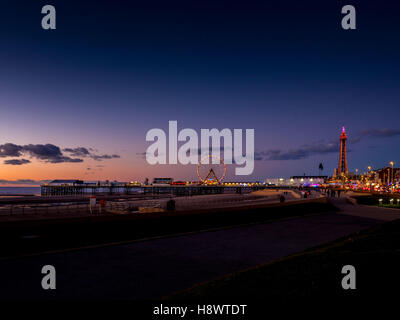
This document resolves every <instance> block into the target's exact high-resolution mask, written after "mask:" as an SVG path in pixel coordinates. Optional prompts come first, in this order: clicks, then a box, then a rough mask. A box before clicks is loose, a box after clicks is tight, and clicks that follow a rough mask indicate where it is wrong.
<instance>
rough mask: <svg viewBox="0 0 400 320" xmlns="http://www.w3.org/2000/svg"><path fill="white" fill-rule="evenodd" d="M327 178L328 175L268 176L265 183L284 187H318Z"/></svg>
mask: <svg viewBox="0 0 400 320" xmlns="http://www.w3.org/2000/svg"><path fill="white" fill-rule="evenodd" d="M327 179H328V177H327V176H292V177H290V179H284V178H268V179H265V184H266V185H271V186H282V187H301V186H304V187H316V186H319V185H321V184H324V183H325V181H326V180H327Z"/></svg>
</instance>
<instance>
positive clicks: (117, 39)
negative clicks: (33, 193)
mask: <svg viewBox="0 0 400 320" xmlns="http://www.w3.org/2000/svg"><path fill="white" fill-rule="evenodd" d="M144 2H145V3H144ZM232 2H233V1H140V2H139V1H74V0H73V1H51V2H48V1H18V0H16V1H2V2H1V5H0V39H1V41H0V70H1V72H0V108H1V114H2V117H1V118H0V133H1V134H0V139H1V140H0V145H1V144H3V143H7V142H10V143H15V144H28V143H32V144H44V143H51V144H54V145H57V146H60V148H65V147H78V146H84V147H87V148H89V147H91V148H95V149H98V150H100V151H99V152H103V153H110V154H118V155H121V158H120V160H118V161H120V164H121V165H120V168H121V171H115V170H114V171H113V170H112V169H109V171H107V169H104V170H105V171H104V172H106V173H107V174H108V175H109V176H107V178H113V177H111V176H110V175H111V174H113V175H115V176H116V178H118V179H125V180H127V179H128V178H131V177H132V178H138V179H140V178H142V176H143V175H144V173H143V172H145V173H146V175H151V174H150V173H149V172H150V169H152V170H154V172H156V173H157V174H154V175H166V176H168V175H170V174H168V173H169V170H173V171H172V172H173V175H175V176H176V177H178V178H184V177H185V176H187V175H188V174H189V175H192V173H193V172H194V170H193V168H190V169H187V168H185V169H182V168H180V167H178V166H176V167H173V168H171V167H169V166H168V167H162V166H161V167H160V168H150V167H149V166H148V165H146V164H145V162H144V160H143V159H142V158H140V157H138V156H137V153H141V152H143V151H144V150H145V149H146V147H147V145H148V144H147V143H146V142H145V135H146V132H147V131H148V130H149V129H151V128H155V127H161V128H164V129H166V128H167V125H168V120H178V125H179V126H180V128H185V127H191V128H195V129H199V128H213V127H216V128H219V129H222V128H225V127H227V128H232V129H233V128H254V129H255V139H256V150H257V155H258V158H259V159H262V160H259V161H257V163H256V170H255V172H254V175H253V176H252V178H254V179H263V178H265V177H266V176H275V177H276V176H289V175H296V174H303V173H307V174H317V173H318V169H317V168H318V164H319V162H323V163H324V164H325V168H326V172H325V173H326V174H331V172H332V171H333V168H334V167H335V166H337V161H338V152H334V151H335V150H336V149H335V145H332V142H333V143H337V141H338V136H339V134H340V129H341V126H342V125H345V126H346V129H347V132H348V135H349V138H350V139H349V140H350V141H349V148H350V149H351V152H350V154H349V168H350V169H351V170H354V169H355V168H359V169H360V170H363V169H365V168H366V166H367V165H372V166H373V167H375V168H376V167H380V166H385V165H386V164H387V163H388V161H391V160H394V161H396V159H399V160H398V161H399V163H400V151H398V148H397V146H398V143H399V142H400V128H399V126H398V122H399V116H400V111H399V108H398V101H399V92H400V91H399V84H400V79H399V76H398V74H399V67H400V63H399V57H400V55H399V54H400V48H399V41H398V33H399V30H400V28H399V26H400V22H399V21H400V19H398V17H399V15H400V4H398V3H396V2H394V1H377V0H376V1H375V0H374V1H350V2H349V1H279V3H277V1H243V2H242V3H241V4H239V3H237V2H235V4H233V3H232ZM367 2H368V3H367ZM45 4H52V5H54V6H55V7H56V10H57V29H56V30H54V31H44V30H42V29H41V24H40V23H41V17H42V14H41V7H42V6H43V5H45ZM345 4H352V5H354V6H355V7H356V10H357V30H350V31H345V30H342V28H341V24H340V21H341V18H342V14H341V8H342V6H343V5H345ZM398 130H399V131H398ZM30 165H32V164H24V165H21V166H18V168H17V167H13V174H12V176H15V177H18V178H22V176H24V177H25V178H30V176H26V175H27V174H28V175H29V172H27V171H25V169H23V167H25V166H30ZM79 165H81V166H86V165H87V164H86V163H84V164H77V163H71V164H69V166H75V167H76V166H79ZM112 165H113V164H112V163H111V162H110V163H109V164H108V166H110V167H111V166H112ZM0 167H1V169H2V170H9V169H8V168H9V166H6V165H0ZM167 168H168V169H167ZM17 169H18V170H17ZM85 169H86V167H85V168H83V169H82V170H85ZM32 170H34V167H33V168H32ZM35 170H36V169H35ZM63 170H65V175H66V176H68V175H72V174H73V175H76V174H79V171H76V170H75V169H74V170H72V169H71V170H72V171H71V172H69V171H68V169H67V168H64V169H63ZM122 170H123V171H122ZM146 170H147V171H146ZM3 172H4V171H3ZM18 172H20V173H18ZM68 172H69V173H68ZM82 172H83V171H82ZM102 174H103V173H102V172H98V173H97V174H96V178H97V177H98V178H101V177H103V176H102ZM32 175H34V176H35V177H36V178H38V176H37V175H35V174H32ZM10 176H11V175H10ZM44 178H45V177H44Z"/></svg>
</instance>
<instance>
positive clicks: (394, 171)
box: [375, 167, 400, 185]
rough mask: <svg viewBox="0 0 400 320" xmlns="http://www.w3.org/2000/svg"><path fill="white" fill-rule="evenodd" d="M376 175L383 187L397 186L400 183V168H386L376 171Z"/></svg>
mask: <svg viewBox="0 0 400 320" xmlns="http://www.w3.org/2000/svg"><path fill="white" fill-rule="evenodd" d="M375 173H376V178H377V180H378V181H377V182H378V183H379V184H381V185H391V184H397V183H398V182H399V181H400V168H392V167H385V168H381V169H377V170H375Z"/></svg>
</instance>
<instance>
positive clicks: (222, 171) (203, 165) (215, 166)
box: [197, 155, 226, 184]
mask: <svg viewBox="0 0 400 320" xmlns="http://www.w3.org/2000/svg"><path fill="white" fill-rule="evenodd" d="M207 160H208V161H207ZM213 160H217V162H218V163H213ZM225 175H226V164H225V162H224V160H223V159H221V158H220V157H218V156H216V155H208V156H204V157H203V158H201V159H200V161H199V163H198V164H197V177H198V178H199V180H200V182H201V183H205V184H219V183H221V182H222V180H224V178H225Z"/></svg>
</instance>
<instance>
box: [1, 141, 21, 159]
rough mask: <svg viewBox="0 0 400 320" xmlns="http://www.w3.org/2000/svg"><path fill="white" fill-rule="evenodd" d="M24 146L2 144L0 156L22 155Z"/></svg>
mask: <svg viewBox="0 0 400 320" xmlns="http://www.w3.org/2000/svg"><path fill="white" fill-rule="evenodd" d="M22 149H23V147H22V146H18V145H16V144H13V143H5V144H3V145H0V157H1V158H4V157H20V156H21V151H22Z"/></svg>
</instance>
